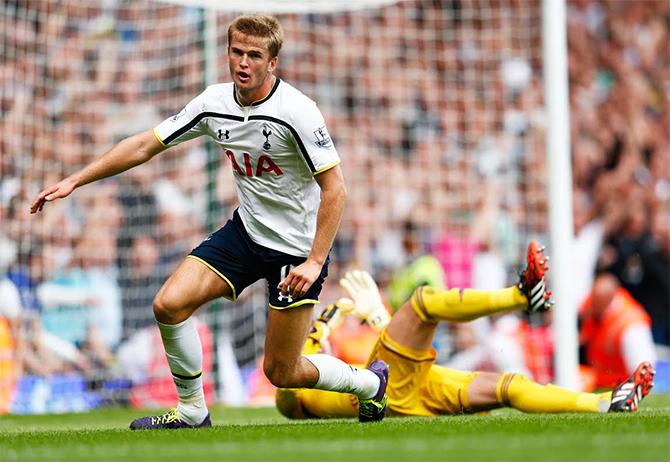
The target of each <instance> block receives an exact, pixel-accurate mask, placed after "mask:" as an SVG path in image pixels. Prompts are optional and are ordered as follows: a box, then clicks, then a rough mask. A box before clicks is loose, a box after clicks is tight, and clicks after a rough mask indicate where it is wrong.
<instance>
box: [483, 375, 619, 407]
mask: <svg viewBox="0 0 670 462" xmlns="http://www.w3.org/2000/svg"><path fill="white" fill-rule="evenodd" d="M609 395H610V394H609V393H601V394H596V393H582V392H577V391H572V390H568V389H567V388H562V387H558V386H556V385H540V384H539V383H536V382H533V381H532V380H530V379H528V378H526V377H524V376H523V375H520V374H511V373H507V374H503V375H501V376H500V379H499V380H498V384H497V385H496V397H497V399H498V402H499V403H500V404H502V405H503V406H509V407H513V408H514V409H518V410H520V411H523V412H607V409H608V408H609V405H610V397H609Z"/></svg>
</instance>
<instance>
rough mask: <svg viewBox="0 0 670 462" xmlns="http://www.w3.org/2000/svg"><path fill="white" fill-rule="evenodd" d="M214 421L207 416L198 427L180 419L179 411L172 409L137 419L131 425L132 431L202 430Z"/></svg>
mask: <svg viewBox="0 0 670 462" xmlns="http://www.w3.org/2000/svg"><path fill="white" fill-rule="evenodd" d="M211 426H212V420H211V419H210V417H209V414H207V417H205V420H203V421H202V422H200V424H198V425H191V424H188V423H186V422H184V421H183V420H181V419H180V418H179V414H177V409H176V408H175V409H170V410H169V411H168V412H166V413H165V414H163V415H157V416H148V417H141V418H139V419H135V420H133V421H132V422H131V423H130V429H131V430H160V429H176V428H201V427H211Z"/></svg>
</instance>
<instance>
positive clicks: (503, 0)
mask: <svg viewBox="0 0 670 462" xmlns="http://www.w3.org/2000/svg"><path fill="white" fill-rule="evenodd" d="M218 3H226V4H228V3H229V2H212V4H213V5H214V4H218ZM231 4H232V3H231ZM329 4H330V6H328V5H329ZM332 4H335V5H336V8H334V7H333V5H332ZM277 5H279V6H277ZM201 6H202V2H195V1H192V2H188V1H181V2H156V1H133V2H130V1H122V0H100V1H97V0H89V1H86V2H80V1H73V0H58V1H56V0H43V1H40V2H22V1H5V2H3V3H2V5H1V6H0V47H1V48H0V50H1V51H0V56H1V61H0V98H1V99H0V114H1V119H0V127H1V131H2V137H0V152H1V153H2V154H1V157H0V175H1V180H0V221H1V222H2V227H1V228H0V244H1V246H0V249H1V253H0V255H1V261H0V267H1V268H0V269H2V271H3V272H2V276H3V277H5V276H6V275H7V274H9V276H11V277H10V278H9V279H11V281H12V283H13V284H14V287H15V288H16V289H17V291H18V293H19V299H18V302H17V303H18V304H17V303H11V300H13V299H14V298H15V297H14V298H12V295H11V293H12V290H11V289H7V290H6V291H5V292H3V294H5V293H7V294H9V295H3V299H4V300H5V301H6V300H10V302H7V303H8V306H9V307H3V308H4V312H0V319H2V320H3V323H2V324H0V348H3V349H4V350H3V351H2V352H0V368H4V369H2V370H0V412H1V411H3V410H4V411H6V410H8V409H9V410H11V411H12V412H40V411H50V412H57V411H64V410H77V409H86V408H90V407H95V406H98V405H103V404H105V403H114V402H126V401H130V402H131V403H133V404H135V405H138V406H164V405H165V406H167V405H171V404H173V399H174V385H173V384H172V383H171V380H170V378H169V375H168V370H167V367H166V365H165V360H164V358H163V355H164V353H163V350H162V346H161V344H160V339H159V337H158V336H157V333H156V331H155V329H153V328H152V327H151V326H153V315H152V309H151V302H152V298H153V296H154V295H155V293H156V292H157V290H158V289H159V287H160V286H161V284H162V282H163V281H164V280H165V279H166V278H167V277H168V276H169V275H170V274H171V272H172V271H173V270H174V269H175V267H176V265H177V264H178V263H179V262H180V261H181V260H182V259H183V257H184V256H185V255H186V254H187V253H188V252H189V251H190V250H191V249H192V248H193V247H194V246H195V245H197V244H198V243H199V242H200V241H201V240H202V239H203V238H204V237H205V236H206V235H207V234H208V233H209V232H211V231H212V230H214V229H217V228H218V227H220V226H221V225H223V224H224V223H225V220H227V219H228V217H230V216H231V213H232V211H233V210H234V208H235V206H236V194H235V191H234V186H233V181H232V171H231V166H230V165H229V162H228V160H227V158H226V157H225V156H222V155H221V153H220V152H219V151H218V150H216V149H215V148H213V146H211V145H210V144H208V142H207V141H206V140H203V139H198V140H194V141H191V142H188V143H185V144H183V145H180V146H179V147H176V148H174V149H171V150H169V151H166V152H165V153H163V154H161V155H160V156H158V157H156V158H155V159H153V160H152V161H150V162H149V163H147V164H145V165H143V166H141V167H138V168H135V169H132V170H130V171H128V172H126V173H124V174H122V175H119V176H116V177H113V178H109V179H106V180H104V181H100V182H98V183H95V184H93V185H89V186H86V187H83V188H81V189H79V190H77V191H76V192H75V194H73V196H71V197H70V198H68V199H67V200H62V201H58V202H55V203H50V204H47V206H46V207H45V209H44V211H43V212H42V213H40V214H37V215H32V216H31V215H29V214H28V208H29V203H30V201H31V200H32V198H33V197H34V196H35V195H36V193H37V192H39V190H40V189H41V188H42V187H44V186H46V185H48V184H52V183H54V182H55V181H58V180H59V179H61V178H62V177H64V176H65V175H68V174H70V173H72V172H74V171H76V170H77V169H79V168H81V167H82V166H84V165H86V164H87V163H89V162H91V161H92V160H93V159H95V158H96V157H98V156H100V155H101V154H102V153H104V152H105V151H106V150H107V149H109V148H110V147H111V146H112V145H113V144H114V143H115V142H117V141H119V140H121V139H123V138H124V137H126V136H129V135H131V134H134V133H137V132H139V131H142V130H146V129H151V128H152V127H154V126H155V125H156V124H158V123H159V122H160V121H161V120H163V119H164V118H166V117H169V116H171V115H173V114H176V113H178V112H179V111H180V110H181V108H182V107H183V106H184V105H185V104H186V103H187V102H188V101H189V100H190V99H191V98H192V97H194V96H195V95H197V94H198V93H199V92H200V91H202V89H203V88H204V85H205V84H206V70H207V69H211V66H215V69H216V70H217V71H218V79H219V80H220V81H227V80H228V79H229V74H228V70H227V57H226V42H227V39H226V30H227V24H228V23H229V22H230V21H231V20H232V19H233V18H234V17H235V16H236V15H238V14H240V13H243V12H258V11H262V12H274V13H275V14H277V16H278V17H279V19H280V21H281V23H282V25H283V27H284V30H285V43H284V47H283V49H282V52H281V55H280V61H279V65H278V70H277V75H278V76H279V77H281V78H282V79H284V80H286V81H287V82H289V83H291V84H292V85H294V86H296V87H297V88H298V89H300V90H301V91H302V92H304V93H305V94H307V95H308V96H310V97H311V98H313V99H314V100H315V101H317V103H318V105H319V107H320V109H321V111H322V112H323V114H324V116H325V118H326V121H327V124H328V126H329V131H330V133H331V134H332V137H333V139H334V142H335V145H336V147H337V150H338V152H339V154H340V156H341V158H342V169H343V172H344V175H345V179H346V183H347V187H348V190H349V199H348V205H347V208H346V212H345V215H344V218H343V222H342V225H341V228H340V231H339V233H338V235H337V238H336V242H335V245H334V247H333V250H332V254H331V258H332V263H331V266H330V276H329V279H328V281H327V284H326V286H325V287H324V291H323V293H322V297H321V299H322V301H323V302H325V303H329V302H332V301H333V300H335V299H336V298H337V297H338V296H339V295H340V293H339V291H338V287H337V281H338V280H339V277H340V276H341V275H342V274H343V271H345V270H348V269H351V268H354V267H357V268H363V269H367V270H369V271H371V272H372V273H373V275H374V276H375V278H376V279H377V280H378V281H379V282H380V284H381V285H382V288H384V289H385V288H386V284H387V283H388V281H389V280H390V278H391V275H392V274H393V273H394V271H396V270H397V269H398V268H399V267H401V266H402V265H405V264H407V263H408V262H409V260H410V258H411V256H412V255H411V254H410V252H409V251H408V249H407V247H406V246H405V247H404V246H403V242H405V241H406V240H407V239H403V233H404V232H405V231H407V230H411V231H412V234H413V237H414V238H415V239H414V240H415V241H418V243H419V247H418V248H420V249H422V251H423V252H425V253H432V254H433V255H434V256H436V258H437V259H438V260H439V261H440V263H441V264H442V267H443V269H444V270H445V273H446V278H447V284H448V285H449V286H455V287H482V288H488V287H493V286H496V285H503V284H509V283H512V282H515V280H516V273H515V272H516V270H517V267H518V265H519V264H520V260H521V258H522V257H523V255H524V251H525V244H526V242H527V241H528V239H529V238H531V237H544V236H545V233H546V232H547V200H546V181H547V175H546V168H545V149H544V127H543V120H544V119H543V98H542V79H541V69H542V56H541V48H542V44H541V11H540V3H539V1H538V0H479V1H460V0H412V1H400V2H393V1H375V2H360V1H349V2H254V1H248V2H244V8H245V10H244V11H242V10H232V9H231V10H228V11H227V10H220V11H216V12H215V13H213V15H214V17H215V24H216V27H215V29H214V32H215V40H214V43H213V46H214V47H215V49H214V50H212V42H211V41H210V40H208V35H207V34H208V32H207V31H208V29H207V27H208V17H212V16H210V15H212V13H211V12H208V11H207V10H205V9H203V8H201ZM208 56H210V57H211V56H214V61H213V62H212V60H211V58H208ZM208 66H209V67H208ZM3 290H4V289H3ZM14 307H15V308H14ZM266 313H267V300H266V293H265V289H264V286H263V284H257V285H255V286H253V287H251V288H250V289H248V290H247V291H245V293H244V294H243V295H242V296H241V297H240V299H239V301H238V302H237V303H230V302H226V301H222V302H217V303H215V304H213V305H212V306H210V307H207V308H205V309H201V310H200V311H198V312H197V318H198V320H199V328H200V329H201V334H202V338H203V344H204V350H205V368H206V371H207V378H206V383H207V387H208V388H207V390H208V393H209V396H210V397H214V396H215V394H214V393H211V391H213V390H214V388H216V389H217V391H218V394H217V395H216V396H218V399H220V400H224V401H226V402H232V403H238V404H242V403H248V402H259V403H261V402H266V401H264V400H266V399H267V397H268V396H270V395H269V392H268V388H267V384H265V383H264V381H263V379H262V373H259V368H258V364H259V362H260V360H261V355H262V350H263V342H264V331H265V320H266ZM17 320H18V321H17ZM5 321H6V322H5ZM19 324H20V327H17V325H19ZM12 334H14V335H12ZM442 334H444V335H446V333H444V332H443V333H442ZM444 335H442V336H441V337H439V338H438V340H439V341H438V345H442V346H444V348H449V347H448V345H449V344H450V342H447V341H445V340H444V339H446V338H448V337H445V336H444ZM445 345H446V346H445ZM5 353H7V354H6V355H5ZM10 353H11V354H10ZM3 358H7V360H6V361H5V359H3ZM7 371H9V372H7ZM10 372H11V373H10ZM3 397H4V398H3ZM73 397H76V399H73ZM3 403H4V409H3Z"/></svg>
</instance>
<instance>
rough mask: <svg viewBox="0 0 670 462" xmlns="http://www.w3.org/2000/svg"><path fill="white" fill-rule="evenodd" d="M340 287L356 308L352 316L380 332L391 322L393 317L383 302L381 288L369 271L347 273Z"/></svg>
mask: <svg viewBox="0 0 670 462" xmlns="http://www.w3.org/2000/svg"><path fill="white" fill-rule="evenodd" d="M340 286H342V288H343V289H344V290H345V291H346V292H347V293H348V294H349V296H350V297H351V299H352V300H353V302H354V305H355V307H354V308H353V310H352V311H351V314H353V315H354V316H357V317H359V318H362V319H365V321H366V322H367V323H368V324H369V325H370V327H372V328H373V329H375V330H377V331H380V330H382V329H383V328H384V327H386V326H387V325H388V323H389V322H390V321H391V316H390V315H389V313H388V311H386V307H385V306H384V303H383V302H382V297H381V295H380V294H379V287H377V284H376V283H375V281H374V280H373V279H372V276H370V273H368V272H367V271H361V270H354V271H349V272H347V273H346V274H345V275H344V277H343V278H342V279H340Z"/></svg>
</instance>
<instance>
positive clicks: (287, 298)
mask: <svg viewBox="0 0 670 462" xmlns="http://www.w3.org/2000/svg"><path fill="white" fill-rule="evenodd" d="M278 298H279V301H280V302H283V301H284V299H286V301H287V302H289V303H293V297H291V294H286V295H282V293H281V292H279V297H278Z"/></svg>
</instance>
